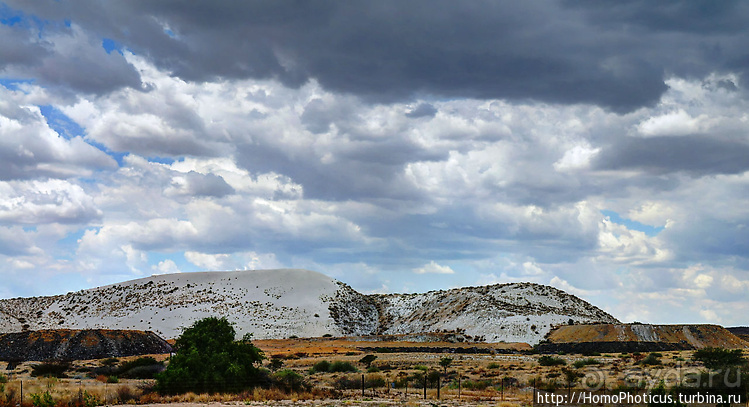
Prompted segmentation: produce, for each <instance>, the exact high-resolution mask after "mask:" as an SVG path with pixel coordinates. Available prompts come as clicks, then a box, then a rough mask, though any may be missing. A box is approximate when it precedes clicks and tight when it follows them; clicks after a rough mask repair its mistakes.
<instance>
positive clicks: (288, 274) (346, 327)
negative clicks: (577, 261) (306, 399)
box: [0, 269, 618, 344]
mask: <svg viewBox="0 0 749 407" xmlns="http://www.w3.org/2000/svg"><path fill="white" fill-rule="evenodd" d="M206 316H226V317H227V318H228V319H229V320H230V321H231V322H233V323H235V325H236V328H237V331H238V334H239V335H240V336H241V335H243V334H245V333H253V335H254V337H255V338H257V339H266V338H285V337H289V336H291V335H296V336H300V337H312V336H322V335H324V334H331V335H334V336H351V335H371V334H407V333H419V332H435V331H440V330H448V331H460V332H462V333H464V334H466V335H470V336H473V337H475V338H478V339H485V340H487V341H490V342H498V341H507V342H527V343H532V344H533V343H537V342H538V341H540V340H541V339H542V338H543V337H544V335H546V333H548V332H549V330H550V329H551V327H552V325H555V324H561V323H566V322H567V321H568V320H569V319H573V320H574V321H576V322H588V323H596V322H610V323H616V322H618V321H617V320H616V319H615V318H613V317H612V316H611V315H609V314H607V313H605V312H603V311H602V310H600V309H598V308H596V307H594V306H592V305H591V304H589V303H587V302H585V301H583V300H581V299H579V298H577V297H575V296H572V295H569V294H566V293H564V292H563V291H560V290H557V289H555V288H552V287H547V286H542V285H537V284H529V283H521V284H498V285H493V286H485V287H468V288H459V289H453V290H447V291H431V292H428V293H424V294H390V295H362V294H360V293H358V292H356V291H354V290H353V289H351V288H350V287H349V286H347V285H346V284H344V283H341V282H339V281H336V280H334V279H332V278H330V277H327V276H325V275H323V274H320V273H317V272H313V271H307V270H288V269H282V270H259V271H240V272H202V273H181V274H170V275H161V276H152V277H148V278H143V279H139V280H132V281H127V282H123V283H120V284H113V285H109V286H104V287H99V288H93V289H90V290H82V291H78V292H74V293H68V294H65V295H58V296H51V297H33V298H15V299H8V300H0V332H19V331H22V330H28V329H31V330H40V329H61V328H67V329H137V330H151V331H154V332H156V333H157V334H159V335H161V336H163V337H166V338H174V337H176V336H178V335H179V334H180V332H181V330H180V328H181V327H184V326H188V325H190V324H191V323H192V322H193V321H195V320H198V319H200V318H203V317H206Z"/></svg>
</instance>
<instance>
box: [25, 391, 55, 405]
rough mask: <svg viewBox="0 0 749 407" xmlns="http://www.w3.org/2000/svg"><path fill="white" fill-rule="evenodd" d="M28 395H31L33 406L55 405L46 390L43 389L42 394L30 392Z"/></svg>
mask: <svg viewBox="0 0 749 407" xmlns="http://www.w3.org/2000/svg"><path fill="white" fill-rule="evenodd" d="M29 397H31V404H33V405H34V407H55V400H54V399H53V398H52V395H51V394H49V392H48V391H45V392H44V393H43V394H38V393H31V394H29Z"/></svg>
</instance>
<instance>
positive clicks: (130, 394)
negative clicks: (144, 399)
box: [117, 386, 138, 404]
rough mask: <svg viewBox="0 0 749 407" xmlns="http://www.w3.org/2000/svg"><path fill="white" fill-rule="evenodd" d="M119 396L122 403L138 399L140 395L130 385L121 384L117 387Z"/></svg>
mask: <svg viewBox="0 0 749 407" xmlns="http://www.w3.org/2000/svg"><path fill="white" fill-rule="evenodd" d="M117 398H118V399H119V400H120V403H122V404H124V403H127V402H129V401H131V400H132V401H134V402H137V401H138V395H137V394H136V393H135V392H134V391H133V388H132V387H130V386H120V387H118V388H117Z"/></svg>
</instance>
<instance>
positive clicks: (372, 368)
mask: <svg viewBox="0 0 749 407" xmlns="http://www.w3.org/2000/svg"><path fill="white" fill-rule="evenodd" d="M379 371H380V368H379V367H377V366H370V367H368V368H367V373H378V372H379Z"/></svg>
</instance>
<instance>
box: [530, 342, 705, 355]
mask: <svg viewBox="0 0 749 407" xmlns="http://www.w3.org/2000/svg"><path fill="white" fill-rule="evenodd" d="M690 349H694V347H693V346H692V345H690V344H688V343H669V342H647V341H640V342H637V341H616V342H566V343H548V342H545V343H540V344H538V346H536V350H537V351H538V352H539V353H559V352H565V353H580V354H583V355H584V354H588V353H592V352H598V353H624V352H627V353H629V352H662V351H669V350H690Z"/></svg>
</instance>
